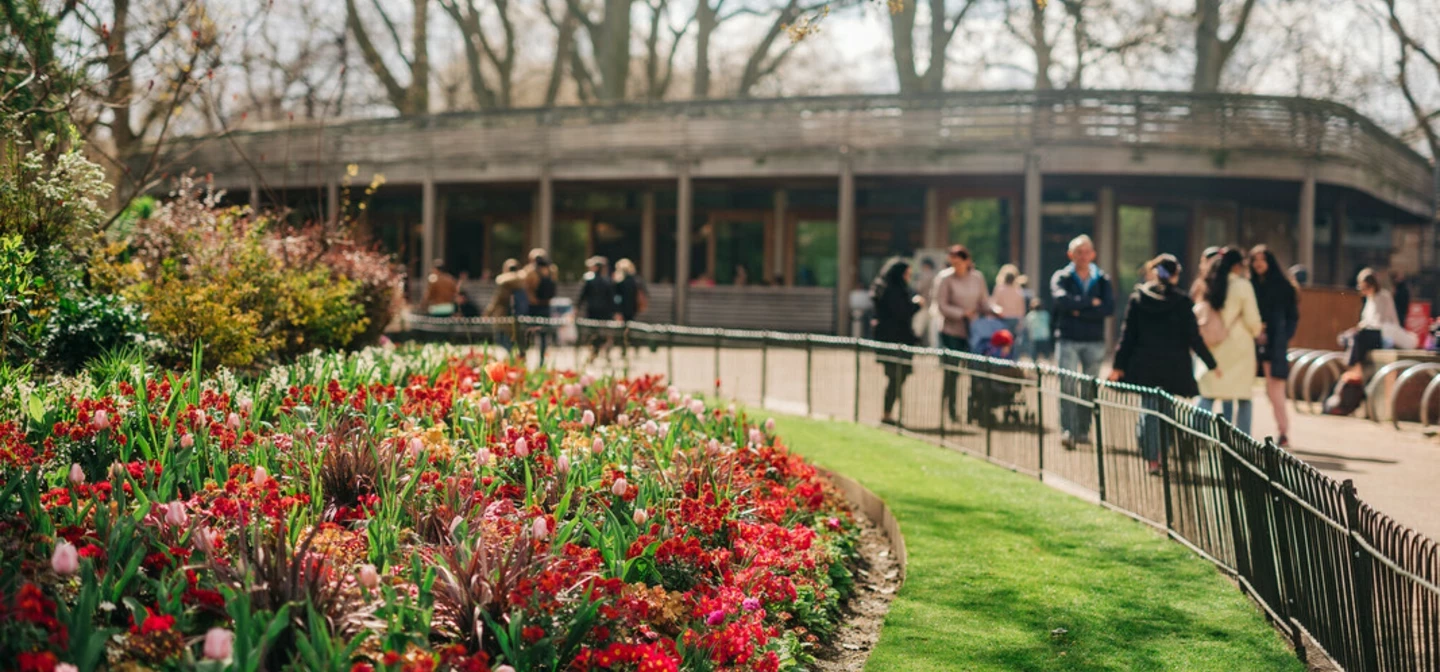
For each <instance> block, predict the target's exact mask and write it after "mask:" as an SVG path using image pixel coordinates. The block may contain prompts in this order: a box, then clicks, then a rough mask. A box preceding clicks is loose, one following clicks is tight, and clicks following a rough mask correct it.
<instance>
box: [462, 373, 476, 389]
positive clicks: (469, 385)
mask: <svg viewBox="0 0 1440 672" xmlns="http://www.w3.org/2000/svg"><path fill="white" fill-rule="evenodd" d="M460 389H462V390H473V389H475V379H474V378H471V377H470V376H465V377H464V378H461V379H460Z"/></svg>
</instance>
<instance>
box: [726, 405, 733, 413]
mask: <svg viewBox="0 0 1440 672" xmlns="http://www.w3.org/2000/svg"><path fill="white" fill-rule="evenodd" d="M725 412H726V413H729V414H730V415H735V404H730V406H729V407H728V408H726V409H725Z"/></svg>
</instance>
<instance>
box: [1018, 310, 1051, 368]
mask: <svg viewBox="0 0 1440 672" xmlns="http://www.w3.org/2000/svg"><path fill="white" fill-rule="evenodd" d="M1024 329H1025V342H1026V345H1027V347H1026V351H1027V352H1028V353H1029V355H1030V359H1032V360H1034V361H1037V362H1038V361H1040V360H1041V359H1046V358H1047V356H1046V355H1047V353H1049V352H1050V313H1049V312H1047V311H1046V310H1045V309H1044V308H1043V307H1041V305H1040V299H1030V312H1028V313H1025V322H1024Z"/></svg>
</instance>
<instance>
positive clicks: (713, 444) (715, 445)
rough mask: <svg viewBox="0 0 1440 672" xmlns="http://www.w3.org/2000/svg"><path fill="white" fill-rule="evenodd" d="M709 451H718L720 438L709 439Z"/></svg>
mask: <svg viewBox="0 0 1440 672" xmlns="http://www.w3.org/2000/svg"><path fill="white" fill-rule="evenodd" d="M710 452H712V453H718V452H720V439H710Z"/></svg>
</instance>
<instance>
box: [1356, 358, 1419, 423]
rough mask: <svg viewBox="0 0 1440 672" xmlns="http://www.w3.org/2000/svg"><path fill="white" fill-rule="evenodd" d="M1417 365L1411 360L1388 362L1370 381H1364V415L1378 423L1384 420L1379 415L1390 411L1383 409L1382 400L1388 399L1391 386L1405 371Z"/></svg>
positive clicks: (1417, 363)
mask: <svg viewBox="0 0 1440 672" xmlns="http://www.w3.org/2000/svg"><path fill="white" fill-rule="evenodd" d="M1419 364H1420V363H1419V362H1417V361H1415V360H1413V359H1402V360H1400V361H1398V362H1390V363H1389V364H1386V365H1385V366H1382V367H1380V368H1379V369H1378V370H1376V371H1375V375H1372V376H1370V380H1367V381H1365V415H1366V416H1367V417H1369V418H1370V420H1371V421H1373V422H1380V421H1382V420H1384V419H1385V418H1382V417H1380V414H1381V412H1382V411H1383V412H1385V413H1387V414H1388V413H1389V412H1390V409H1386V408H1384V406H1386V404H1385V403H1384V400H1387V399H1389V398H1390V394H1391V390H1392V388H1393V384H1394V383H1395V381H1396V380H1397V379H1398V378H1399V377H1400V374H1402V373H1404V372H1405V370H1406V369H1409V368H1411V367H1414V366H1417V365H1419Z"/></svg>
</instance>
